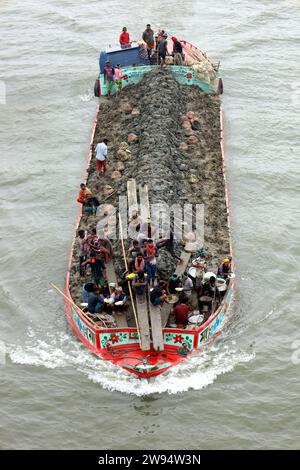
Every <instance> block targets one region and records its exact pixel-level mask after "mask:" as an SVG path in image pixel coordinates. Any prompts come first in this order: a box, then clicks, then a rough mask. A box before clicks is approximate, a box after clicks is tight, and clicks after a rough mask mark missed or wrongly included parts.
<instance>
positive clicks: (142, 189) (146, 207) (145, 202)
mask: <svg viewBox="0 0 300 470" xmlns="http://www.w3.org/2000/svg"><path fill="white" fill-rule="evenodd" d="M139 197H140V214H141V217H142V219H143V220H144V221H145V222H147V220H148V219H150V217H151V211H150V203H149V194H148V186H147V185H146V184H145V185H141V184H140V185H139Z"/></svg>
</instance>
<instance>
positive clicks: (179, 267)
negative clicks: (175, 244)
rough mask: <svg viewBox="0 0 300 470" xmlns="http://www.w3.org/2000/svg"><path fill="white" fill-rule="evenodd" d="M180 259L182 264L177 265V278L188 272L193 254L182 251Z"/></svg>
mask: <svg viewBox="0 0 300 470" xmlns="http://www.w3.org/2000/svg"><path fill="white" fill-rule="evenodd" d="M180 258H181V259H182V262H181V263H179V264H178V265H177V268H176V271H175V274H177V276H182V274H183V273H184V272H185V271H186V269H187V267H188V264H189V261H190V258H191V253H187V252H186V251H184V250H182V252H181V255H180Z"/></svg>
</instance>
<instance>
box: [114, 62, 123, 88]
mask: <svg viewBox="0 0 300 470" xmlns="http://www.w3.org/2000/svg"><path fill="white" fill-rule="evenodd" d="M115 77H116V87H117V94H119V93H121V91H122V69H121V66H120V64H117V66H116V68H115Z"/></svg>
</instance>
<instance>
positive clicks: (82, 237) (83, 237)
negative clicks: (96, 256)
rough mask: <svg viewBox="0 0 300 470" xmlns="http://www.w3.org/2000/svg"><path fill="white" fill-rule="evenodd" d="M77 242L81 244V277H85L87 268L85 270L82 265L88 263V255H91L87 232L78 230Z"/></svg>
mask: <svg viewBox="0 0 300 470" xmlns="http://www.w3.org/2000/svg"><path fill="white" fill-rule="evenodd" d="M77 240H78V244H79V274H80V277H84V276H85V268H83V267H82V266H81V265H82V263H83V262H84V261H86V259H87V257H88V254H89V245H88V242H87V231H86V230H78V235H77Z"/></svg>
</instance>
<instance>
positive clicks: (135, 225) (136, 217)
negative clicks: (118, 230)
mask: <svg viewBox="0 0 300 470" xmlns="http://www.w3.org/2000/svg"><path fill="white" fill-rule="evenodd" d="M143 224H144V221H143V219H142V217H141V216H140V214H139V213H138V212H137V211H135V212H134V213H133V214H132V216H131V218H130V220H129V223H128V235H129V237H130V238H131V239H132V240H136V239H137V236H138V233H139V231H140V228H141V226H142V225H143Z"/></svg>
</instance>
